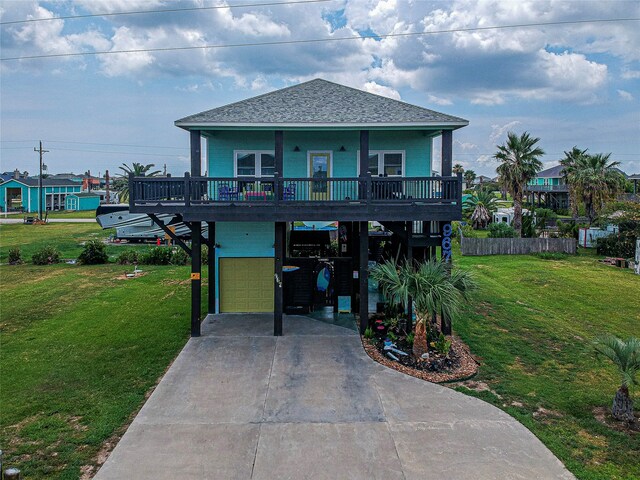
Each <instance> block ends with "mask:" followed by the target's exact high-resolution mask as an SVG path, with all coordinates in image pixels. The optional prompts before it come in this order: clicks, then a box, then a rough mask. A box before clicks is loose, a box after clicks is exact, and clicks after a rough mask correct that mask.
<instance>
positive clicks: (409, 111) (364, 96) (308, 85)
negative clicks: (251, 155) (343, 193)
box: [175, 79, 469, 130]
mask: <svg viewBox="0 0 640 480" xmlns="http://www.w3.org/2000/svg"><path fill="white" fill-rule="evenodd" d="M468 123H469V122H468V121H467V120H465V119H463V118H458V117H453V116H451V115H446V114H444V113H439V112H435V111H433V110H429V109H426V108H423V107H419V106H416V105H411V104H409V103H405V102H401V101H398V100H393V99H391V98H387V97H382V96H380V95H375V94H373V93H368V92H363V91H362V90H357V89H355V88H351V87H346V86H344V85H339V84H337V83H333V82H328V81H327V80H322V79H315V80H311V81H309V82H305V83H301V84H299V85H294V86H292V87H287V88H283V89H281V90H276V91H275V92H271V93H266V94H264V95H259V96H257V97H253V98H249V99H247V100H242V101H240V102H236V103H231V104H229V105H225V106H222V107H218V108H214V109H213V110H207V111H205V112H201V113H196V114H195V115H191V116H188V117H185V118H182V119H180V120H176V122H175V124H176V125H177V126H179V127H182V128H185V129H187V130H188V129H191V128H193V129H196V128H198V127H205V128H206V127H220V126H231V127H233V126H237V127H243V126H244V127H251V126H255V127H277V126H280V127H287V126H308V127H314V126H315V127H318V126H323V127H337V128H339V127H344V126H351V127H358V126H371V127H375V126H379V127H385V126H399V127H402V126H407V127H421V126H424V127H445V128H447V129H455V128H460V127H463V126H465V125H468Z"/></svg>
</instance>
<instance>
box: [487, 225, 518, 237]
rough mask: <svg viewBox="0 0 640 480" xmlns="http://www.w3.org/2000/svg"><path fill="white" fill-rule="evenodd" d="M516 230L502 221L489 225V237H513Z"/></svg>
mask: <svg viewBox="0 0 640 480" xmlns="http://www.w3.org/2000/svg"><path fill="white" fill-rule="evenodd" d="M515 236H516V231H515V230H514V229H513V227H512V226H511V225H507V224H506V223H504V222H498V223H492V224H491V225H489V238H514V237H515Z"/></svg>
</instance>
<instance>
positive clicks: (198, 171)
mask: <svg viewBox="0 0 640 480" xmlns="http://www.w3.org/2000/svg"><path fill="white" fill-rule="evenodd" d="M189 133H190V134H191V176H192V177H201V176H202V149H201V146H200V130H191V131H190V132H189Z"/></svg>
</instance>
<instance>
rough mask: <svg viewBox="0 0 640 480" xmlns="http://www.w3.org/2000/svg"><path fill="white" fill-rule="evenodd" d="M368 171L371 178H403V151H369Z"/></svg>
mask: <svg viewBox="0 0 640 480" xmlns="http://www.w3.org/2000/svg"><path fill="white" fill-rule="evenodd" d="M357 159H358V162H357V163H358V175H360V152H359V151H358V157H357ZM369 171H370V172H371V176H372V177H377V176H380V175H382V176H385V177H403V176H404V151H402V150H369Z"/></svg>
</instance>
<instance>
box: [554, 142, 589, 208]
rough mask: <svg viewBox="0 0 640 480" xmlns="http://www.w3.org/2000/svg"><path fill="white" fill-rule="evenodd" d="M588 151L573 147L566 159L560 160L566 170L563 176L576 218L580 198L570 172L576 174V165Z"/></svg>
mask: <svg viewBox="0 0 640 480" xmlns="http://www.w3.org/2000/svg"><path fill="white" fill-rule="evenodd" d="M587 150H588V149H586V148H585V149H584V150H580V149H579V148H578V147H577V146H575V145H574V146H573V148H572V149H571V150H570V151H568V152H566V151H565V152H564V158H563V159H562V160H560V165H562V166H563V167H564V168H563V169H562V176H563V178H564V181H565V183H566V184H567V187H568V188H569V205H570V206H571V211H572V213H573V216H574V217H577V216H578V198H577V195H576V191H575V186H574V185H573V184H572V183H571V182H570V181H569V174H570V172H574V171H575V168H576V163H577V162H578V159H580V158H582V157H584V156H585V155H586V154H587Z"/></svg>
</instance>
